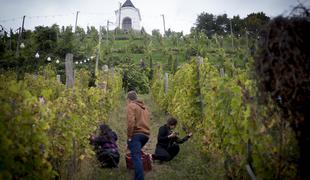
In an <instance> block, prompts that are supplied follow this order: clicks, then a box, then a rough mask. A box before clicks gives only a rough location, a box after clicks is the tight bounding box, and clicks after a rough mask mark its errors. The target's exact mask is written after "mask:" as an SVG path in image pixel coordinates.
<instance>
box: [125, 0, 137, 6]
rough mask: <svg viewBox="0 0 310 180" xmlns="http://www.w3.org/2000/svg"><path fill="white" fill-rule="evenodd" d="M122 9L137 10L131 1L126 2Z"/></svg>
mask: <svg viewBox="0 0 310 180" xmlns="http://www.w3.org/2000/svg"><path fill="white" fill-rule="evenodd" d="M122 7H133V8H135V6H134V5H133V4H132V2H131V1H130V0H126V2H124V4H123V5H122Z"/></svg>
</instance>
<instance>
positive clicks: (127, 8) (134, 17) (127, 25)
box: [115, 0, 141, 31]
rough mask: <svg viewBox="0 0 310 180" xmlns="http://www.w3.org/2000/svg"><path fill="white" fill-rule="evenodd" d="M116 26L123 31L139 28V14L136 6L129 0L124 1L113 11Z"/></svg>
mask: <svg viewBox="0 0 310 180" xmlns="http://www.w3.org/2000/svg"><path fill="white" fill-rule="evenodd" d="M115 15H116V26H118V27H119V28H120V29H123V30H125V31H129V30H131V29H133V30H141V15H140V11H139V9H138V8H136V7H135V6H134V5H133V4H132V2H131V1H130V0H126V2H125V3H124V4H123V5H122V6H121V7H120V9H118V10H117V11H115Z"/></svg>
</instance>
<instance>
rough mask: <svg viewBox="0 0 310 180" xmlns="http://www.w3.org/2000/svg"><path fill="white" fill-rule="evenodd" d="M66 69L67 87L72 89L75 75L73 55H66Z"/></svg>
mask: <svg viewBox="0 0 310 180" xmlns="http://www.w3.org/2000/svg"><path fill="white" fill-rule="evenodd" d="M65 69H66V87H67V88H72V87H73V85H74V74H73V54H71V53H68V54H66V62H65Z"/></svg>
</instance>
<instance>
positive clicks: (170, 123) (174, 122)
mask: <svg viewBox="0 0 310 180" xmlns="http://www.w3.org/2000/svg"><path fill="white" fill-rule="evenodd" d="M177 124H178V120H177V119H176V118H174V117H169V118H168V120H167V125H168V126H175V125H177Z"/></svg>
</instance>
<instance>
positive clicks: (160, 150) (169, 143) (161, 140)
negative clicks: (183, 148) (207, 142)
mask: <svg viewBox="0 0 310 180" xmlns="http://www.w3.org/2000/svg"><path fill="white" fill-rule="evenodd" d="M176 125H177V120H176V119H175V118H173V117H170V118H169V119H168V120H167V124H165V125H163V126H161V127H160V128H159V131H158V136H157V145H156V149H155V154H152V159H153V160H160V161H170V160H172V159H173V158H174V157H175V156H176V155H177V154H178V153H179V151H180V147H179V144H182V143H184V142H185V141H187V140H188V139H189V138H190V137H191V136H192V133H189V134H188V135H187V136H185V137H184V138H182V139H181V138H179V137H178V134H177V133H176V132H173V129H175V127H176Z"/></svg>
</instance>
